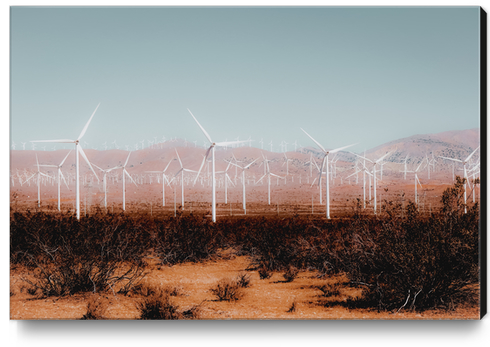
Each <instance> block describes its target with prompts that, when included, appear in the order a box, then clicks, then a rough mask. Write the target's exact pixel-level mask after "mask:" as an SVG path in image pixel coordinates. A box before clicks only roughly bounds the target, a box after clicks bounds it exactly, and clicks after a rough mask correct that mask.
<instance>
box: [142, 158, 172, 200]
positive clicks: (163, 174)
mask: <svg viewBox="0 0 490 347" xmlns="http://www.w3.org/2000/svg"><path fill="white" fill-rule="evenodd" d="M173 160H174V159H173V158H172V159H170V161H169V162H168V164H167V166H166V167H165V169H163V171H146V172H148V173H161V174H162V206H165V181H167V184H170V181H169V180H168V178H167V175H165V172H166V171H167V169H168V167H169V166H170V164H171V163H172V161H173Z"/></svg>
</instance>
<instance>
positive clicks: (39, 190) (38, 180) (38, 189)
mask: <svg viewBox="0 0 490 347" xmlns="http://www.w3.org/2000/svg"><path fill="white" fill-rule="evenodd" d="M36 166H37V172H36V173H35V174H33V175H32V176H31V177H29V178H28V179H27V180H26V181H25V182H24V183H27V181H29V180H30V179H31V178H33V177H34V176H36V175H37V207H41V176H45V177H48V178H53V177H51V176H49V175H46V174H45V173H43V172H41V169H40V168H39V161H38V159H37V154H36Z"/></svg>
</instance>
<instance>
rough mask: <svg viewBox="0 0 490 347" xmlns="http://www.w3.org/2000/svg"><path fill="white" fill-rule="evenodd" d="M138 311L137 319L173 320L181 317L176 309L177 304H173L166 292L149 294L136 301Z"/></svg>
mask: <svg viewBox="0 0 490 347" xmlns="http://www.w3.org/2000/svg"><path fill="white" fill-rule="evenodd" d="M136 308H137V310H138V311H139V313H140V317H139V319H143V320H174V319H182V318H183V315H182V313H181V312H179V311H178V308H179V306H178V305H176V304H174V303H173V302H172V300H171V298H170V296H169V295H168V294H165V293H160V294H153V295H150V296H148V297H146V298H144V299H142V300H141V301H139V302H137V303H136Z"/></svg>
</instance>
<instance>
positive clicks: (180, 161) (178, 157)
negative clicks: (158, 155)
mask: <svg viewBox="0 0 490 347" xmlns="http://www.w3.org/2000/svg"><path fill="white" fill-rule="evenodd" d="M175 153H177V159H179V163H180V167H184V166H183V165H182V160H180V156H179V152H177V148H176V149H175Z"/></svg>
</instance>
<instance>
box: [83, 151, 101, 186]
mask: <svg viewBox="0 0 490 347" xmlns="http://www.w3.org/2000/svg"><path fill="white" fill-rule="evenodd" d="M78 147H80V154H81V155H82V157H83V159H85V161H86V162H87V164H88V166H89V167H90V170H92V172H93V173H94V175H95V178H97V182H100V180H99V176H97V174H96V173H95V170H94V168H93V167H92V164H90V162H89V161H88V158H87V156H86V155H85V152H84V151H83V149H82V146H80V144H78Z"/></svg>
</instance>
